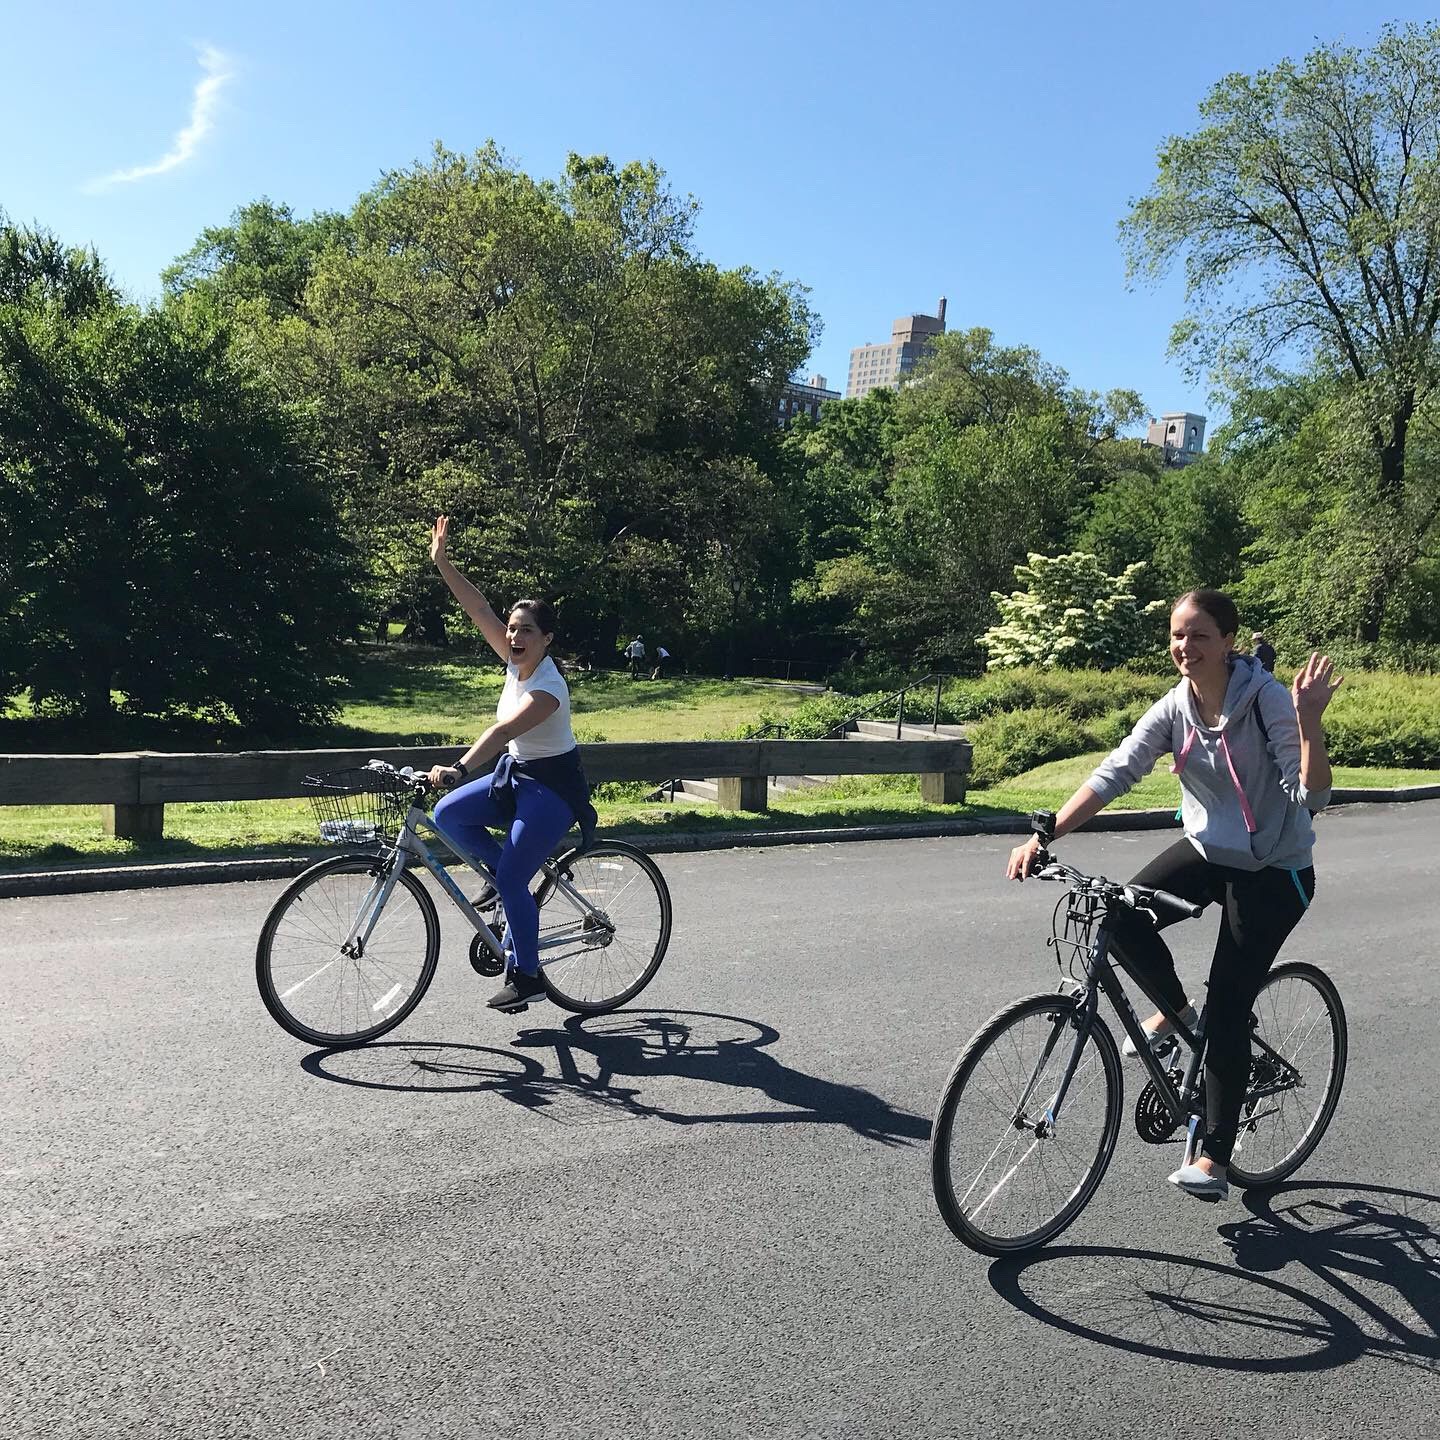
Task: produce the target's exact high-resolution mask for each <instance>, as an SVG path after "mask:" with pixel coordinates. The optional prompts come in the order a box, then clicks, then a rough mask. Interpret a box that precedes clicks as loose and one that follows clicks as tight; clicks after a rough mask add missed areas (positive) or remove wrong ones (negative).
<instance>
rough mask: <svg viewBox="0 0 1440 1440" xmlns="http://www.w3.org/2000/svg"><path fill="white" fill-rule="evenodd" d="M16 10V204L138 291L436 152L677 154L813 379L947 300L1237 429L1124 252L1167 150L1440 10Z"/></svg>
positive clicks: (7, 192)
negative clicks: (799, 327)
mask: <svg viewBox="0 0 1440 1440" xmlns="http://www.w3.org/2000/svg"><path fill="white" fill-rule="evenodd" d="M6 8H7V12H8V13H7V16H6V23H5V30H6V35H7V39H8V41H9V44H8V45H7V47H6V49H5V51H4V52H3V53H0V133H3V134H5V135H6V137H7V142H8V143H7V145H6V147H5V153H4V155H3V157H0V208H3V209H4V210H6V211H7V212H8V213H9V215H10V216H11V218H12V219H14V220H17V221H20V222H23V223H29V222H34V221H38V222H39V223H41V224H42V225H44V226H46V227H47V228H49V229H51V230H53V231H55V232H56V233H57V234H59V235H60V236H61V237H62V238H63V239H65V240H66V241H68V242H71V243H88V244H93V245H94V246H95V247H96V248H97V249H98V250H99V252H100V254H101V255H102V257H103V258H104V259H105V261H106V262H107V264H108V265H109V266H110V268H111V271H112V273H113V274H114V275H115V276H116V278H117V279H118V280H119V281H120V283H121V284H122V285H123V286H124V287H125V288H126V289H127V290H129V291H130V292H131V293H132V294H134V295H136V296H139V297H146V296H154V295H155V294H156V293H157V291H158V276H159V272H160V270H161V269H162V268H163V267H164V266H165V265H166V264H168V263H169V261H170V260H172V259H173V258H174V257H175V256H176V255H177V254H179V253H180V252H181V251H183V250H185V249H186V248H187V247H188V246H189V245H190V244H191V243H192V242H193V241H194V239H195V238H196V236H197V235H198V234H199V232H200V230H201V229H202V228H203V227H204V226H206V225H210V224H217V223H221V222H223V221H224V220H225V219H226V218H227V217H228V215H229V214H230V212H231V211H232V210H233V209H234V208H235V207H236V206H238V205H241V204H243V203H245V202H246V201H248V200H252V199H255V198H256V197H258V196H261V195H268V196H270V197H271V198H272V199H275V200H283V201H286V202H288V203H289V204H291V205H293V206H294V207H295V209H296V210H297V211H299V212H301V213H308V212H309V211H311V210H314V209H318V208H346V207H348V206H349V204H350V203H351V202H352V201H353V199H354V197H355V196H356V194H357V193H358V192H359V191H360V190H362V189H364V188H365V187H367V186H368V185H370V184H372V183H373V182H374V181H375V179H376V178H377V177H378V176H379V175H380V174H381V173H382V172H383V171H385V170H387V169H391V168H395V167H398V166H404V165H407V164H409V163H411V162H412V161H414V160H415V159H417V158H420V157H423V156H425V155H426V154H428V152H429V150H430V147H431V145H432V143H433V142H434V141H435V140H437V139H440V140H443V141H444V142H445V143H446V144H447V145H449V146H451V147H452V148H456V149H471V148H474V147H475V146H477V145H479V144H481V143H482V142H483V141H485V140H486V139H487V138H492V137H493V138H494V139H495V140H496V141H498V142H499V143H500V145H501V146H502V148H504V149H505V150H506V151H507V153H508V154H509V155H510V156H511V157H512V159H513V160H514V161H515V162H516V163H518V164H520V165H521V166H523V167H524V168H525V169H527V170H529V171H530V172H531V173H534V174H554V173H556V172H557V171H558V170H559V168H560V167H561V165H562V164H563V163H564V157H565V154H566V152H567V151H570V150H578V151H581V152H584V153H595V152H605V153H608V154H609V155H611V156H612V157H613V158H615V159H616V160H621V161H623V160H628V159H635V158H648V159H654V160H655V161H657V162H658V163H659V164H660V165H661V166H662V167H663V168H664V169H665V170H666V171H667V172H668V174H669V176H670V179H671V183H672V184H673V185H674V186H675V188H676V189H678V190H680V191H682V192H689V193H692V194H694V195H695V196H696V197H697V198H698V199H699V200H700V202H701V204H702V206H703V210H702V213H701V216H700V221H699V226H698V232H697V238H698V243H699V247H700V249H701V250H702V251H703V252H704V253H705V254H706V255H708V256H709V257H710V258H711V259H713V260H715V261H716V262H717V263H719V264H721V265H726V266H729V265H740V264H746V265H750V266H753V267H754V268H756V269H758V270H761V271H770V270H778V271H780V272H781V273H782V274H784V275H786V276H788V277H791V278H794V279H798V280H800V281H801V282H803V283H804V284H806V285H807V286H809V287H810V289H811V301H812V303H813V304H814V306H815V308H816V309H817V310H818V312H819V314H820V316H821V318H822V320H823V322H824V326H825V332H824V335H823V336H822V338H821V341H820V344H819V348H818V349H817V351H816V353H815V355H814V357H813V358H812V361H811V365H810V367H809V368H812V369H817V370H819V371H821V372H822V373H824V374H825V375H826V376H827V377H828V378H829V380H830V382H831V384H832V385H834V386H835V387H836V388H843V386H844V380H845V374H846V370H847V368H848V360H849V351H850V347H851V346H853V345H858V344H862V343H865V342H868V341H878V340H883V339H886V338H888V336H889V331H890V322H891V320H892V319H893V318H894V317H895V316H897V315H900V314H903V313H905V312H907V311H910V310H925V311H932V310H933V308H934V304H935V302H936V300H937V299H938V297H939V296H940V295H941V294H944V295H946V296H947V297H948V299H949V321H950V325H951V327H952V328H954V327H958V326H969V325H986V326H989V327H990V328H991V329H993V330H994V331H995V332H996V334H997V335H998V336H999V337H1000V339H1001V340H1002V341H1005V342H1024V343H1027V344H1030V345H1034V346H1035V347H1036V348H1038V349H1039V350H1040V351H1041V352H1042V353H1043V354H1044V355H1045V357H1046V358H1047V359H1049V360H1051V361H1053V362H1054V363H1056V364H1059V365H1062V366H1063V367H1064V368H1065V369H1066V370H1068V371H1069V372H1070V375H1071V377H1072V379H1073V380H1074V381H1075V382H1076V383H1077V384H1081V385H1084V386H1087V387H1089V388H1093V389H1102V390H1103V389H1107V388H1109V387H1111V386H1115V385H1129V386H1133V387H1134V388H1136V389H1138V390H1139V391H1140V393H1141V395H1142V397H1143V398H1144V400H1145V402H1146V404H1147V405H1148V406H1149V407H1150V408H1151V410H1152V411H1154V412H1156V413H1158V412H1159V411H1161V410H1164V409H1183V408H1189V409H1198V410H1200V411H1202V412H1210V413H1213V409H1212V407H1211V406H1210V405H1209V404H1208V403H1207V387H1206V385H1205V383H1204V382H1203V380H1202V381H1201V382H1199V383H1192V382H1190V381H1189V380H1187V379H1186V378H1185V377H1184V376H1183V375H1182V373H1181V372H1180V370H1179V369H1178V368H1177V367H1176V366H1174V365H1172V364H1171V363H1169V362H1168V361H1167V359H1166V354H1165V351H1166V343H1167V338H1168V332H1169V328H1170V325H1171V323H1172V322H1173V321H1174V320H1175V318H1176V317H1177V316H1178V314H1179V313H1180V305H1181V293H1180V287H1179V285H1178V283H1170V284H1167V285H1166V286H1164V287H1162V288H1160V289H1158V290H1142V291H1136V292H1129V291H1127V290H1126V288H1125V281H1124V268H1123V262H1122V257H1121V253H1120V249H1119V245H1118V243H1117V241H1116V233H1115V225H1116V221H1117V220H1118V219H1119V218H1120V217H1121V216H1122V215H1123V214H1124V213H1125V210H1126V207H1127V204H1128V202H1129V200H1130V199H1131V198H1133V197H1134V196H1137V195H1139V194H1141V193H1143V192H1144V190H1145V189H1146V188H1147V187H1148V185H1149V184H1150V181H1151V178H1152V176H1153V173H1154V158H1155V152H1156V150H1157V148H1158V146H1159V144H1160V143H1161V141H1162V140H1163V139H1164V137H1165V136H1166V135H1167V134H1170V133H1174V132H1177V131H1183V130H1187V129H1190V128H1192V127H1193V125H1194V123H1195V116H1196V106H1197V104H1198V102H1199V100H1200V99H1201V97H1202V96H1203V95H1204V94H1205V92H1206V90H1207V89H1208V88H1209V86H1210V85H1211V84H1213V83H1214V81H1215V80H1217V79H1218V78H1219V77H1221V76H1222V75H1224V74H1225V73H1227V72H1229V71H1233V70H1247V71H1248V70H1254V69H1257V68H1261V67H1263V66H1266V65H1269V64H1272V63H1273V62H1274V61H1276V60H1277V59H1279V58H1281V57H1283V56H1285V55H1292V56H1297V57H1298V56H1299V55H1301V54H1303V53H1304V52H1305V51H1307V50H1308V49H1310V48H1311V47H1312V45H1313V44H1314V43H1315V41H1316V40H1317V39H1322V40H1329V39H1334V38H1339V37H1343V38H1345V39H1348V40H1350V41H1352V42H1356V43H1365V42H1366V41H1368V40H1370V39H1371V38H1373V36H1374V34H1375V33H1376V30H1377V28H1378V26H1379V24H1380V23H1381V21H1382V20H1383V19H1386V18H1389V19H1396V20H1406V19H1417V20H1425V19H1429V18H1431V14H1429V13H1427V12H1426V11H1424V10H1420V9H1409V8H1405V7H1401V6H1398V5H1390V6H1388V7H1387V8H1385V9H1383V10H1382V9H1377V8H1376V7H1374V6H1373V5H1366V4H1363V3H1359V0H1306V3H1294V0H1266V3H1258V4H1257V3H1255V0H1248V3H1235V0H1220V3H1211V4H1209V5H1206V6H1192V7H1186V8H1185V9H1184V10H1183V11H1179V10H1172V7H1161V6H1156V5H1153V4H1144V3H1140V0H1127V3H1114V4H1105V3H1097V0H1091V3H1081V4H1076V3H1073V0H1071V3H1068V4H1066V3H1057V0H1038V3H1030V4H1026V3H1023V0H1022V3H1017V4H1013V5H1009V6H999V5H986V6H979V5H975V4H970V3H966V0H950V3H947V4H932V3H928V0H925V3H912V4H908V5H902V6H897V7H894V8H887V7H883V6H880V5H876V4H874V3H863V4H862V3H851V0H831V3H829V4H826V5H821V4H818V3H810V4H798V3H789V0H769V3H748V0H746V3H733V4H727V3H719V4H716V3H710V4H705V5H701V4H697V3H690V0H669V3H663V4H659V3H657V4H650V3H627V0H610V3H596V4H579V3H561V0H534V3H523V0H520V3H512V4H509V5H505V6H500V5H494V4H489V3H474V4H458V3H450V4H433V5H429V6H415V7H402V6H400V5H398V4H373V3H372V4H365V3H356V0H350V3H346V4H340V3H335V0H290V3H288V4H277V3H272V0H253V3H249V4H246V5H239V4H226V5H216V6H210V7H204V8H202V7H199V6H195V5H193V4H164V3H147V0H136V3H132V4H130V5H124V6H122V5H119V4H114V3H106V4H101V3H94V0H89V3H72V4H66V5H52V6H34V5H27V6H24V7H23V8H22V7H21V6H20V5H19V4H17V3H12V4H11V5H9V6H7V7H6ZM1437 10H1440V7H1437ZM1167 11H1170V12H1171V13H1174V14H1177V15H1183V17H1184V18H1183V19H1181V20H1178V21H1176V22H1173V23H1172V25H1171V26H1170V28H1166V24H1165V22H1164V21H1163V19H1161V18H1159V17H1162V16H1164V15H1165V13H1166V12H1167ZM182 132H187V133H183V134H182ZM127 172H128V173H127ZM135 172H145V173H135ZM117 176H118V177H120V178H115V177H117Z"/></svg>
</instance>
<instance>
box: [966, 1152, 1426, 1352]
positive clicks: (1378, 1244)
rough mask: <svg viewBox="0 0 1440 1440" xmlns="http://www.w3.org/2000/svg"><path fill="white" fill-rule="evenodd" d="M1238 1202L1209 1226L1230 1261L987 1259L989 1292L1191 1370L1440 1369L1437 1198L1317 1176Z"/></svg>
mask: <svg viewBox="0 0 1440 1440" xmlns="http://www.w3.org/2000/svg"><path fill="white" fill-rule="evenodd" d="M1244 1204H1245V1207H1246V1209H1247V1210H1248V1211H1249V1212H1250V1214H1249V1215H1248V1216H1247V1217H1246V1218H1245V1219H1243V1220H1240V1221H1238V1222H1235V1223H1227V1224H1221V1225H1220V1226H1219V1227H1218V1230H1219V1234H1220V1236H1221V1237H1222V1238H1223V1239H1224V1240H1225V1241H1226V1243H1227V1244H1228V1245H1229V1246H1230V1248H1231V1249H1232V1251H1233V1252H1234V1255H1235V1262H1236V1263H1235V1264H1233V1265H1227V1264H1223V1263H1220V1262H1217V1261H1214V1260H1205V1259H1200V1258H1197V1257H1195V1256H1187V1255H1175V1254H1169V1253H1165V1252H1162V1251H1157V1250H1138V1249H1135V1250H1132V1249H1125V1248H1121V1247H1115V1246H1057V1247H1054V1248H1052V1249H1047V1250H1041V1251H1039V1252H1038V1253H1036V1254H1034V1255H1030V1256H1025V1257H1020V1258H1016V1259H1001V1260H997V1261H995V1263H994V1264H993V1265H992V1266H991V1267H990V1272H989V1279H990V1284H991V1287H992V1288H993V1289H994V1290H995V1292H996V1293H997V1294H998V1295H999V1296H1000V1297H1001V1298H1002V1299H1004V1300H1006V1301H1008V1302H1009V1303H1010V1304H1012V1305H1014V1306H1015V1307H1016V1308H1017V1309H1019V1310H1022V1311H1024V1312H1025V1313H1026V1314H1029V1315H1032V1316H1033V1317H1034V1318H1036V1319H1037V1320H1041V1321H1043V1322H1044V1323H1046V1324H1048V1325H1053V1326H1055V1327H1056V1328H1057V1329H1060V1330H1065V1331H1067V1332H1069V1333H1070V1334H1072V1335H1079V1336H1082V1337H1083V1338H1085V1339H1089V1340H1093V1341H1095V1342H1096V1343H1098V1344H1101V1345H1106V1346H1110V1347H1113V1348H1115V1349H1119V1350H1127V1351H1129V1352H1131V1353H1132V1354H1138V1355H1149V1356H1154V1357H1156V1358H1158V1359H1164V1360H1174V1361H1177V1362H1179V1363H1181V1364H1186V1365H1191V1366H1196V1367H1199V1368H1202V1369H1217V1370H1228V1371H1265V1372H1267V1373H1276V1372H1284V1371H1306V1370H1327V1369H1335V1368H1338V1367H1340V1366H1343V1365H1348V1364H1351V1363H1353V1362H1354V1361H1356V1360H1360V1359H1362V1358H1364V1357H1367V1356H1368V1357H1376V1358H1382V1359H1386V1360H1390V1361H1393V1362H1395V1363H1397V1364H1401V1365H1407V1366H1415V1367H1419V1368H1421V1369H1424V1370H1427V1371H1432V1372H1440V1196H1436V1195H1427V1194H1425V1193H1423V1192H1420V1191H1412V1190H1401V1189H1391V1188H1387V1187H1385V1186H1379V1185H1364V1184H1346V1183H1343V1182H1340V1183H1336V1182H1329V1181H1319V1180H1316V1181H1305V1182H1300V1183H1296V1184H1291V1185H1285V1186H1281V1187H1278V1188H1276V1189H1274V1190H1271V1191H1269V1192H1268V1193H1267V1192H1255V1191H1247V1192H1246V1193H1245V1195H1244ZM1280 1273H1283V1274H1284V1276H1285V1278H1284V1279H1283V1280H1282V1279H1279V1278H1273V1277H1275V1276H1276V1275H1278V1274H1280Z"/></svg>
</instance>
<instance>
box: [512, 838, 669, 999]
mask: <svg viewBox="0 0 1440 1440" xmlns="http://www.w3.org/2000/svg"><path fill="white" fill-rule="evenodd" d="M556 876H558V877H559V879H561V880H563V881H564V882H565V884H564V885H563V886H562V885H560V884H558V883H557V880H556V878H555V877H556ZM536 899H537V900H538V901H539V902H540V904H541V906H542V907H543V908H542V909H541V911H540V978H541V980H543V981H544V984H545V988H546V990H547V991H549V993H550V998H551V999H552V1000H553V1001H554V1002H555V1003H556V1004H557V1005H559V1006H561V1007H563V1008H564V1009H566V1010H573V1011H576V1012H577V1013H578V1014H581V1015H600V1014H603V1013H604V1012H605V1011H607V1010H614V1009H615V1008H616V1007H617V1006H619V1005H623V1004H625V1002H626V1001H627V1000H633V999H634V998H635V997H636V996H637V995H638V994H639V993H640V992H641V991H642V990H643V989H644V988H645V987H646V986H647V985H648V984H649V983H650V981H651V980H652V979H653V978H654V976H655V972H656V971H657V970H658V969H659V968H660V962H661V961H662V960H663V959H664V958H665V951H666V949H667V948H668V947H669V944H670V890H669V887H668V886H667V885H666V884H665V877H664V876H663V875H662V874H661V873H660V867H659V866H658V865H656V864H655V862H654V861H653V860H652V859H651V858H650V857H649V856H648V855H646V854H645V852H644V851H643V850H637V849H636V848H635V847H634V846H633V845H626V844H625V843H624V842H623V841H619V840H606V841H603V842H601V843H600V844H598V845H594V846H592V847H591V848H590V849H589V850H584V851H578V850H577V851H574V852H572V853H571V854H569V855H567V856H565V857H564V858H563V859H561V860H559V861H557V862H556V864H555V866H554V875H553V876H552V875H551V874H548V873H547V874H546V876H545V878H544V880H543V881H542V884H541V887H540V892H539V893H538V894H537V895H536Z"/></svg>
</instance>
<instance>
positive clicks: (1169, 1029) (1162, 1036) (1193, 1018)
mask: <svg viewBox="0 0 1440 1440" xmlns="http://www.w3.org/2000/svg"><path fill="white" fill-rule="evenodd" d="M1180 1018H1181V1019H1182V1020H1183V1021H1184V1022H1185V1023H1186V1024H1187V1025H1188V1026H1189V1027H1190V1028H1191V1029H1192V1030H1193V1029H1194V1028H1195V1025H1196V1023H1197V1022H1198V1021H1199V1019H1200V1015H1199V1012H1198V1011H1197V1010H1196V1009H1195V1007H1194V1006H1193V1005H1187V1006H1186V1007H1185V1008H1184V1009H1183V1010H1182V1011H1181V1012H1180ZM1145 1033H1146V1034H1147V1035H1148V1036H1149V1037H1150V1048H1151V1049H1152V1050H1153V1049H1154V1048H1155V1047H1156V1046H1157V1045H1159V1044H1160V1042H1161V1041H1162V1040H1166V1039H1168V1038H1169V1037H1170V1036H1171V1035H1173V1034H1174V1033H1175V1027H1174V1026H1173V1025H1172V1024H1171V1023H1170V1022H1169V1021H1168V1020H1162V1021H1161V1022H1160V1028H1159V1029H1158V1030H1147V1031H1146V1032H1145ZM1120 1053H1121V1054H1122V1055H1124V1056H1125V1058H1126V1059H1127V1060H1133V1059H1135V1058H1136V1056H1138V1055H1139V1054H1140V1052H1139V1050H1137V1049H1136V1048H1135V1042H1134V1041H1133V1040H1132V1039H1131V1038H1130V1037H1129V1036H1128V1035H1127V1036H1126V1037H1125V1043H1124V1044H1123V1045H1122V1046H1121V1047H1120Z"/></svg>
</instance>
